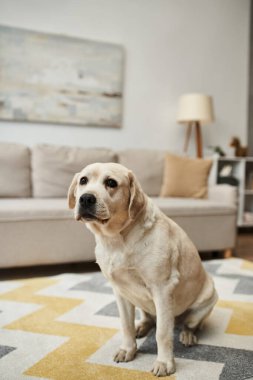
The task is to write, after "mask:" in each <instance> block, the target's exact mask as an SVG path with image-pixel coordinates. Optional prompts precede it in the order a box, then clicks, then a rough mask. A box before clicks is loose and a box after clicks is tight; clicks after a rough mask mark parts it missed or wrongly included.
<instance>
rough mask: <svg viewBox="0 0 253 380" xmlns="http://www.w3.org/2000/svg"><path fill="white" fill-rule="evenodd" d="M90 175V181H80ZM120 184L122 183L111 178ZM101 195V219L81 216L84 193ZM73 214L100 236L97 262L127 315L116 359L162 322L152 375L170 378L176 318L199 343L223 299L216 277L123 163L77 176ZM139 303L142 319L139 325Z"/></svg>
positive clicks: (127, 356)
mask: <svg viewBox="0 0 253 380" xmlns="http://www.w3.org/2000/svg"><path fill="white" fill-rule="evenodd" d="M83 176H86V177H87V178H88V183H87V184H85V185H80V184H79V181H80V178H82V177H83ZM106 178H112V179H114V180H116V181H117V183H118V186H117V187H116V188H108V187H107V186H105V179H106ZM85 193H92V194H93V195H95V196H96V199H97V204H96V217H97V219H96V220H95V221H86V220H85V218H83V217H82V215H80V209H79V198H80V196H81V195H82V194H85ZM68 196H69V205H70V207H71V208H75V217H76V219H77V220H82V221H84V222H85V223H86V225H87V228H89V229H90V230H91V231H92V232H93V233H94V235H95V239H96V251H95V253H96V259H97V262H98V264H99V266H100V268H101V270H102V272H103V274H104V276H105V277H106V278H107V279H108V280H109V281H110V282H111V284H112V287H113V290H114V293H115V296H116V300H117V304H118V309H119V313H120V318H121V324H122V332H123V341H122V345H121V346H120V348H119V351H118V352H117V353H116V354H115V357H114V360H115V361H116V362H120V361H129V360H132V359H133V358H134V356H135V353H136V336H137V337H141V336H144V335H146V334H147V333H148V331H149V329H150V328H151V327H152V326H153V325H154V324H156V340H157V347H158V355H157V360H156V361H155V363H154V365H153V369H152V372H153V373H154V375H156V376H166V375H169V374H171V373H173V372H174V371H175V361H174V357H173V329H174V320H175V317H179V319H180V320H181V322H182V325H183V328H182V332H181V334H180V341H181V342H182V343H183V344H185V345H186V346H188V345H192V344H195V343H196V342H197V338H196V336H195V334H194V332H195V330H196V329H197V328H198V326H199V325H200V324H201V323H202V322H203V320H204V319H205V318H206V317H207V316H208V315H209V314H210V312H211V310H212V308H213V306H214V305H215V303H216V301H217V293H216V291H215V289H214V284H213V281H212V279H211V277H210V276H209V275H208V274H207V273H206V272H205V270H204V268H203V266H202V263H201V260H200V258H199V255H198V252H197V250H196V248H195V246H194V245H193V243H192V242H191V240H190V239H189V237H188V236H187V235H186V233H185V232H184V231H183V230H182V229H181V228H180V227H179V226H178V225H177V224H176V223H175V222H173V221H172V220H171V219H169V218H168V217H167V216H166V215H165V214H163V213H162V212H161V211H160V210H159V209H158V208H157V207H156V206H155V205H154V204H153V202H152V201H151V200H150V199H149V198H148V197H147V196H146V195H145V194H144V193H143V191H142V189H141V187H140V185H139V183H138V181H137V180H136V178H135V176H134V175H133V173H132V172H130V171H129V170H128V169H127V168H125V167H123V166H122V165H119V164H114V163H109V164H92V165H89V166H87V167H86V168H84V169H83V170H82V171H81V172H80V173H77V174H76V175H75V177H74V179H73V181H72V184H71V186H70V189H69V195H68ZM135 307H138V308H140V309H141V310H142V312H141V315H142V319H141V321H140V322H139V323H138V325H137V326H135V324H134V315H135Z"/></svg>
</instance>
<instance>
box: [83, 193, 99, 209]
mask: <svg viewBox="0 0 253 380" xmlns="http://www.w3.org/2000/svg"><path fill="white" fill-rule="evenodd" d="M96 201H97V200H96V197H95V195H93V194H83V195H81V197H80V198H79V203H80V205H81V206H83V207H89V206H92V205H94V204H95V203H96Z"/></svg>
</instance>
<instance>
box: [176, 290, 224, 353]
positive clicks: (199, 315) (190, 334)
mask: <svg viewBox="0 0 253 380" xmlns="http://www.w3.org/2000/svg"><path fill="white" fill-rule="evenodd" d="M217 298H218V296H217V293H216V291H215V289H214V290H213V295H212V298H211V299H210V300H208V301H207V300H205V301H204V302H203V303H202V304H200V305H198V307H195V308H192V309H190V310H189V311H188V312H187V313H186V316H185V319H184V321H183V325H184V327H183V330H182V331H181V333H180V335H179V341H180V342H181V343H182V344H183V345H184V346H186V347H188V346H193V345H195V344H197V342H198V340H197V337H196V335H195V332H196V331H197V330H198V328H199V327H200V326H201V325H202V324H203V322H204V320H205V319H206V318H207V317H208V316H209V314H210V313H211V311H212V310H213V308H214V305H215V304H216V302H217Z"/></svg>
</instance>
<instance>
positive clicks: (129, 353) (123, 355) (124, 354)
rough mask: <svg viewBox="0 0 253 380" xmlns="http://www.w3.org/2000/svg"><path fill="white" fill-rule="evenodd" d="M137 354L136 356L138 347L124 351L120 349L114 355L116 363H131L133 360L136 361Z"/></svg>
mask: <svg viewBox="0 0 253 380" xmlns="http://www.w3.org/2000/svg"><path fill="white" fill-rule="evenodd" d="M135 354H136V347H134V348H132V349H131V350H123V349H122V348H120V349H119V350H118V351H117V352H116V354H115V355H114V357H113V360H114V361H115V362H116V363H119V362H130V361H131V360H133V359H134V357H135Z"/></svg>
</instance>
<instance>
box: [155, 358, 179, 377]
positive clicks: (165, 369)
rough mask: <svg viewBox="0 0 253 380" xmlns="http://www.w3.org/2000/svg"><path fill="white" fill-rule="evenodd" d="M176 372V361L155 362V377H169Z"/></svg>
mask: <svg viewBox="0 0 253 380" xmlns="http://www.w3.org/2000/svg"><path fill="white" fill-rule="evenodd" d="M175 371H176V364H175V360H174V359H172V360H170V361H168V362H167V363H164V362H160V361H159V360H156V361H155V362H154V364H153V368H152V370H151V372H152V373H153V375H155V376H157V377H161V376H169V375H171V374H172V373H174V372H175Z"/></svg>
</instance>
